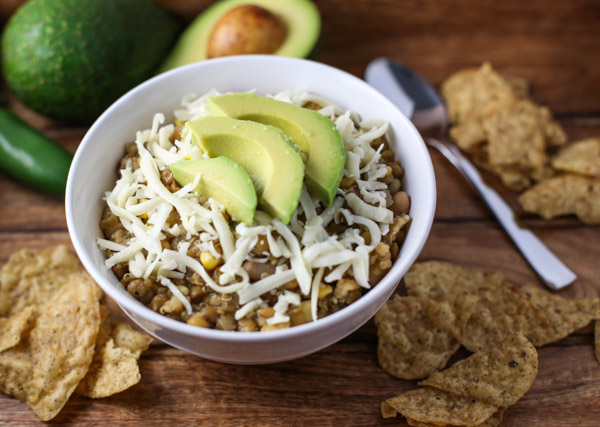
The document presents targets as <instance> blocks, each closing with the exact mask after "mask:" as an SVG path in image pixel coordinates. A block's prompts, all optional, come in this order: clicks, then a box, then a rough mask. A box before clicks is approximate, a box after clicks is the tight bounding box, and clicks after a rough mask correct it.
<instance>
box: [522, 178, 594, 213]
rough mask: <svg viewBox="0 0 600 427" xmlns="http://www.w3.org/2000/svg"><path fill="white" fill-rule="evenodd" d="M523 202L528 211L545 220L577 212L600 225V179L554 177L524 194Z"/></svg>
mask: <svg viewBox="0 0 600 427" xmlns="http://www.w3.org/2000/svg"><path fill="white" fill-rule="evenodd" d="M519 202H520V203H521V206H522V207H523V209H524V210H525V211H527V212H531V213H535V214H538V215H540V216H541V217H542V218H544V219H551V218H554V217H557V216H562V215H569V214H575V215H577V217H578V218H579V219H580V220H581V221H582V222H584V223H586V224H600V178H588V177H583V176H578V175H563V176H558V177H555V178H550V179H548V180H544V181H541V182H539V183H538V184H536V185H535V186H534V187H532V188H530V189H529V190H527V191H526V192H524V193H523V194H521V195H520V196H519Z"/></svg>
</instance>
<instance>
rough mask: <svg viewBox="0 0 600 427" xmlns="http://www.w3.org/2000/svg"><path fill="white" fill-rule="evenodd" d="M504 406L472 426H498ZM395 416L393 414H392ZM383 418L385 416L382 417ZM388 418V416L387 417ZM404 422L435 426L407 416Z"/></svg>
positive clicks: (419, 425)
mask: <svg viewBox="0 0 600 427" xmlns="http://www.w3.org/2000/svg"><path fill="white" fill-rule="evenodd" d="M384 403H385V402H384ZM382 406H383V405H382ZM392 410H393V411H394V412H396V410H395V409H393V408H392ZM504 411H505V409H504V408H500V409H498V410H497V411H496V412H495V413H494V414H493V415H492V416H491V417H489V418H488V419H487V420H485V421H484V422H482V423H481V424H477V426H473V427H498V426H499V425H500V423H501V422H502V416H503V415H504ZM394 416H395V415H394ZM384 418H385V417H384ZM388 418H389V417H388ZM406 422H407V423H408V425H409V426H416V427H431V426H435V424H427V423H420V422H419V421H415V420H413V419H411V418H407V419H406Z"/></svg>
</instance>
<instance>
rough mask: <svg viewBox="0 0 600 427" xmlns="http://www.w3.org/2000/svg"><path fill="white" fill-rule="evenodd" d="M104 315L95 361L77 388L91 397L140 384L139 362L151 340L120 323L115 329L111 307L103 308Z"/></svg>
mask: <svg viewBox="0 0 600 427" xmlns="http://www.w3.org/2000/svg"><path fill="white" fill-rule="evenodd" d="M101 312H102V326H101V328H100V332H99V333H98V337H97V339H96V351H95V353H94V359H93V361H92V364H91V366H90V369H89V371H88V373H87V375H86V376H85V378H83V380H82V381H81V383H79V386H78V387H77V389H76V392H77V394H80V395H82V396H86V397H91V398H100V397H108V396H111V395H113V394H115V393H120V392H122V391H124V390H127V389H128V388H130V387H132V386H134V385H135V384H137V383H138V382H139V381H140V379H141V375H140V370H139V367H138V364H137V360H138V359H139V357H140V354H141V353H142V351H144V350H146V349H147V348H148V346H149V345H150V341H151V340H150V338H149V337H148V336H146V335H144V334H142V333H140V332H137V331H135V330H133V329H131V327H130V326H129V325H127V324H126V323H119V324H118V325H117V326H116V327H115V328H114V329H113V328H112V326H111V324H110V319H109V317H108V314H109V313H108V308H106V307H105V306H101Z"/></svg>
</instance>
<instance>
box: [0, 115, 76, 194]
mask: <svg viewBox="0 0 600 427" xmlns="http://www.w3.org/2000/svg"><path fill="white" fill-rule="evenodd" d="M72 159H73V156H72V155H71V153H69V152H68V151H67V150H65V149H64V148H62V147H61V146H59V145H58V144H56V143H55V142H54V141H52V140H50V139H48V138H46V137H45V136H44V135H42V134H41V133H39V132H38V131H37V130H35V129H33V128H32V127H31V126H29V125H28V124H27V123H25V122H24V121H23V120H21V119H20V118H19V117H17V116H15V115H14V114H13V113H11V112H10V111H7V110H5V109H2V108H0V170H1V171H3V172H5V173H6V174H7V175H10V176H12V177H14V178H16V179H18V180H20V181H22V182H24V183H26V184H29V185H31V186H33V187H36V188H39V189H41V190H44V191H46V192H48V193H51V194H54V195H56V196H64V194H65V187H66V184H67V175H68V174H69V166H70V165H71V160H72Z"/></svg>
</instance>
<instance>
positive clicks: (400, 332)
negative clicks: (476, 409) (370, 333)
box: [375, 295, 460, 379]
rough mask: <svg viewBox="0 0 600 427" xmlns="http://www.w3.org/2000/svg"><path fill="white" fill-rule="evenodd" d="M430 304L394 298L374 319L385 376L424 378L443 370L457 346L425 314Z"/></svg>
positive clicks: (378, 355)
mask: <svg viewBox="0 0 600 427" xmlns="http://www.w3.org/2000/svg"><path fill="white" fill-rule="evenodd" d="M428 303H429V301H427V300H424V299H421V298H413V297H400V296H398V295H396V296H394V297H393V298H392V299H391V300H389V301H388V302H386V303H385V305H384V306H383V307H382V308H381V310H379V312H377V314H376V315H375V324H376V325H377V336H378V337H379V340H378V343H377V358H378V360H379V364H380V365H381V367H382V368H383V370H385V371H386V372H387V373H388V374H390V375H393V376H395V377H398V378H402V379H419V378H425V377H427V376H428V375H430V374H431V373H433V372H436V371H438V370H440V369H442V368H443V367H444V366H445V365H446V363H447V362H448V360H449V359H450V357H451V356H452V355H453V354H454V353H455V352H456V350H458V348H459V347H460V344H459V343H458V341H456V340H455V339H454V338H453V337H452V336H451V335H450V334H449V333H448V332H445V331H442V330H440V329H438V328H436V327H435V325H434V324H433V323H432V322H430V321H429V319H428V318H427V316H426V313H425V307H426V305H427V304H428Z"/></svg>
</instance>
